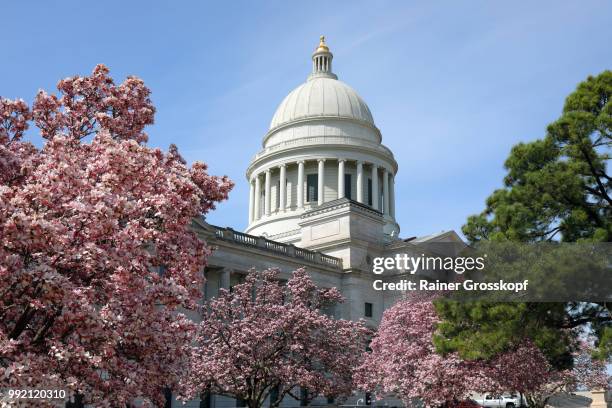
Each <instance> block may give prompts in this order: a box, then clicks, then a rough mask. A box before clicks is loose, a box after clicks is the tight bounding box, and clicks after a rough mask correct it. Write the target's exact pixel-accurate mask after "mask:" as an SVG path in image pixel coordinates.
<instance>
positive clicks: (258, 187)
mask: <svg viewBox="0 0 612 408" xmlns="http://www.w3.org/2000/svg"><path fill="white" fill-rule="evenodd" d="M260 203H261V179H260V178H259V174H256V175H255V205H254V206H253V208H254V209H253V211H254V212H255V214H253V215H254V216H253V219H254V220H255V221H257V220H258V219H259V217H260V216H261V208H259V207H260Z"/></svg>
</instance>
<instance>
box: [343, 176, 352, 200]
mask: <svg viewBox="0 0 612 408" xmlns="http://www.w3.org/2000/svg"><path fill="white" fill-rule="evenodd" d="M352 195H353V194H352V191H351V175H350V174H345V175H344V196H345V197H346V198H352V197H351V196H352Z"/></svg>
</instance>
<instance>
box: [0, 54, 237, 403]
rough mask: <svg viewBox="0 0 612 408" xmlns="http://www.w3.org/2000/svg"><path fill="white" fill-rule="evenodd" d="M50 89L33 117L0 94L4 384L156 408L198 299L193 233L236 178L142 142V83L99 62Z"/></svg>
mask: <svg viewBox="0 0 612 408" xmlns="http://www.w3.org/2000/svg"><path fill="white" fill-rule="evenodd" d="M58 90H59V94H58V95H49V94H47V93H45V92H43V91H40V92H39V94H38V95H37V96H36V99H35V102H34V104H33V107H32V109H30V108H29V107H28V105H27V104H26V103H25V102H23V101H21V100H18V101H11V100H8V99H4V98H0V387H13V388H14V387H45V388H49V387H59V388H68V389H69V390H71V391H73V392H75V393H78V394H80V395H82V396H83V400H84V402H86V403H94V404H95V406H120V405H123V406H125V404H128V403H130V401H132V400H133V399H134V398H137V397H138V398H141V399H143V400H145V401H149V402H153V403H155V404H160V403H161V401H162V396H163V389H164V387H168V386H172V385H173V384H175V383H176V382H177V379H178V374H179V372H180V371H179V370H180V368H181V366H182V365H183V364H184V363H185V361H186V360H185V358H186V355H187V354H186V350H187V347H186V346H187V345H188V344H189V342H190V341H191V340H192V333H193V332H194V324H193V323H192V322H191V321H190V320H188V319H187V318H186V317H185V316H184V315H183V314H182V313H180V310H181V308H184V309H193V308H194V307H195V306H196V302H197V300H198V299H200V298H201V287H202V279H203V277H202V268H203V266H204V265H205V261H206V256H207V254H208V250H207V249H206V247H205V246H204V244H203V243H202V242H200V241H199V240H198V238H197V237H196V236H195V235H194V233H193V232H191V231H190V228H189V226H190V223H191V221H192V219H193V218H194V217H199V216H200V215H201V214H202V213H206V212H207V211H209V210H211V209H213V208H214V204H215V202H217V201H220V200H223V199H225V198H226V197H227V194H228V192H229V190H230V188H231V186H232V183H231V182H230V181H229V180H227V179H226V178H225V177H223V178H218V177H213V176H210V175H208V174H207V172H206V166H205V165H204V164H202V163H196V164H194V165H193V166H192V167H191V168H188V167H187V166H186V165H185V162H184V161H183V160H182V158H181V157H180V156H179V154H178V152H177V150H176V148H175V147H173V146H172V147H171V148H170V151H169V152H168V153H164V152H162V151H161V150H159V149H153V148H150V147H147V146H146V145H145V142H146V140H147V136H146V134H145V133H144V132H143V129H144V127H145V126H146V125H148V124H151V123H153V114H154V111H155V109H154V107H153V105H152V103H151V101H150V99H149V90H148V89H147V88H146V87H145V85H144V84H143V82H142V81H141V80H140V79H137V78H134V77H129V78H128V79H126V80H125V81H124V82H123V83H121V84H119V85H116V84H115V83H114V82H113V80H112V78H111V77H110V76H109V75H108V70H107V68H106V67H104V66H101V65H100V66H97V67H96V68H95V70H94V71H93V74H92V75H91V76H88V77H72V78H67V79H64V80H62V81H60V82H59V84H58ZM32 121H33V122H34V124H35V126H36V127H37V128H38V129H39V130H40V133H41V135H42V137H43V138H44V139H45V143H44V145H43V146H42V148H40V149H38V148H36V147H35V146H33V145H32V144H30V143H28V142H25V141H23V137H24V133H25V132H26V130H27V128H28V126H29V124H31V122H32Z"/></svg>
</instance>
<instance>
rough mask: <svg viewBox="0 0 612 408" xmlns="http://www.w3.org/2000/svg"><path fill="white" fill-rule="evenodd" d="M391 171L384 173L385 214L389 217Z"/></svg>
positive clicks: (385, 170)
mask: <svg viewBox="0 0 612 408" xmlns="http://www.w3.org/2000/svg"><path fill="white" fill-rule="evenodd" d="M389 208H390V207H389V170H387V169H384V171H383V214H385V215H389Z"/></svg>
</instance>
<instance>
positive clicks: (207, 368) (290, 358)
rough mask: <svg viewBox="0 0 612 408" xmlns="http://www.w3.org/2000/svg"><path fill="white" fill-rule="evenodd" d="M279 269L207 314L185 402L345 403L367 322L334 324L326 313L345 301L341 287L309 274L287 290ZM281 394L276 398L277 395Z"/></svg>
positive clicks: (213, 304)
mask: <svg viewBox="0 0 612 408" xmlns="http://www.w3.org/2000/svg"><path fill="white" fill-rule="evenodd" d="M277 279H278V273H277V271H274V270H267V271H264V272H255V271H252V272H251V273H249V274H248V275H247V277H246V281H245V282H244V283H242V284H239V285H236V286H234V288H233V291H232V292H229V291H227V290H224V289H222V290H221V294H220V295H219V297H217V298H214V299H212V300H210V301H209V302H208V303H207V304H206V305H205V309H204V313H203V321H202V323H201V325H200V326H199V331H198V337H197V341H196V345H195V346H194V348H193V352H192V358H191V365H190V367H191V370H190V373H189V374H188V375H187V376H186V377H185V379H184V382H183V384H182V385H183V396H184V397H185V398H189V397H193V396H196V395H200V394H202V393H205V392H213V393H217V394H223V395H228V396H232V397H235V398H242V399H243V400H245V402H246V403H247V405H248V406H249V407H252V408H255V407H261V406H262V404H263V403H264V401H265V399H266V398H267V397H268V396H271V397H272V396H274V395H276V398H273V400H272V401H271V406H278V404H279V403H280V402H281V400H282V399H283V397H285V396H286V395H291V396H293V397H294V398H299V388H298V387H302V388H306V389H307V390H308V396H307V398H309V399H311V398H313V397H314V396H317V395H325V396H331V397H338V396H342V395H346V394H350V392H351V391H352V390H353V389H354V383H353V381H352V373H353V368H354V367H355V366H356V365H357V364H358V362H359V359H360V358H361V356H362V353H363V351H364V350H365V344H366V336H367V334H368V332H369V331H368V329H366V327H365V326H364V325H363V323H361V322H352V321H347V320H342V319H339V320H337V319H334V318H333V317H330V316H328V315H326V314H324V313H323V312H322V311H321V309H322V308H325V307H330V306H332V305H335V304H336V303H338V302H340V301H341V300H342V297H341V295H340V293H339V292H338V291H337V290H336V289H335V288H334V289H319V288H317V287H316V286H315V285H314V283H313V282H312V280H311V279H310V277H309V276H308V275H307V274H306V272H305V271H304V270H303V269H299V270H297V271H295V272H294V273H293V277H292V278H291V279H290V280H289V281H288V282H287V284H286V286H283V285H282V283H281V282H279V281H278V280H277ZM274 391H276V394H274Z"/></svg>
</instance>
